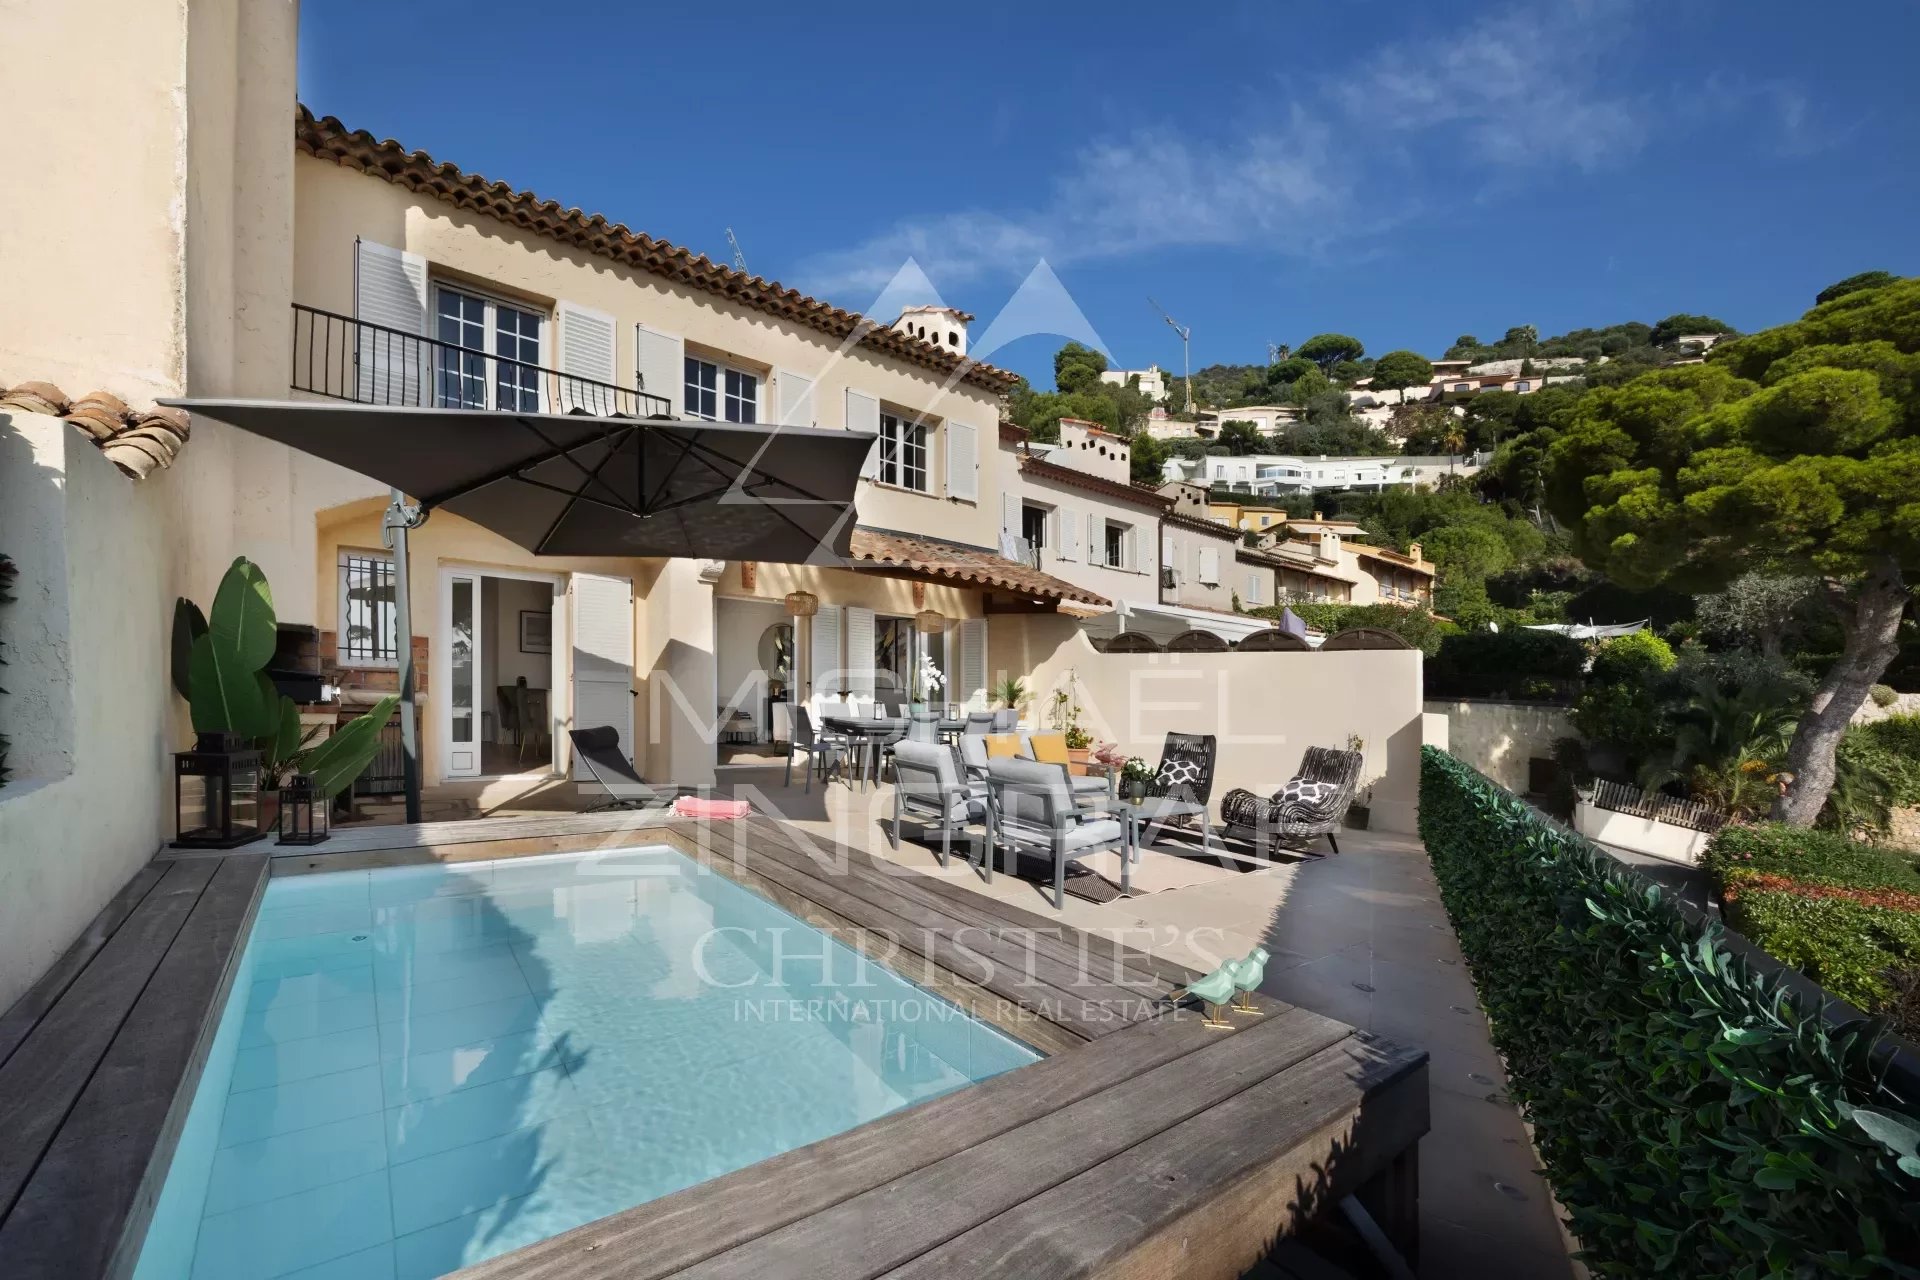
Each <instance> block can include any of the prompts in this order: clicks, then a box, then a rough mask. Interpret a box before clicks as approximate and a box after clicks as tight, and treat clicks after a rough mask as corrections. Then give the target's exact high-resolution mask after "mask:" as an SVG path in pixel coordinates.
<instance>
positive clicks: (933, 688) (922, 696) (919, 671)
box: [908, 649, 947, 711]
mask: <svg viewBox="0 0 1920 1280" xmlns="http://www.w3.org/2000/svg"><path fill="white" fill-rule="evenodd" d="M946 684H947V676H946V673H945V672H943V671H942V670H940V667H939V664H938V663H936V662H934V660H933V655H932V654H931V653H928V652H927V651H926V650H924V649H923V650H921V651H920V661H919V662H918V663H916V664H915V665H914V668H913V682H912V687H911V689H910V690H909V693H908V697H909V698H910V699H911V700H912V702H913V709H914V710H915V711H925V710H926V709H927V702H928V701H929V700H930V699H931V698H932V697H933V696H934V695H935V694H937V693H939V692H940V690H941V689H943V688H945V687H946Z"/></svg>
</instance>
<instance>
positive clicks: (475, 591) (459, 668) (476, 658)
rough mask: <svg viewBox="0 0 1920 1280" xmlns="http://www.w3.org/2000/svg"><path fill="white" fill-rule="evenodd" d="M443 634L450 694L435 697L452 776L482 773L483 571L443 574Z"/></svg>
mask: <svg viewBox="0 0 1920 1280" xmlns="http://www.w3.org/2000/svg"><path fill="white" fill-rule="evenodd" d="M440 634H441V635H443V636H446V637H447V640H448V650H447V659H448V661H447V695H446V697H444V698H436V699H434V700H435V701H437V702H439V704H440V705H441V706H442V707H444V708H446V710H445V711H444V712H443V713H442V714H441V726H442V728H441V735H442V737H441V740H442V741H443V742H444V743H445V744H446V755H445V757H444V759H445V760H446V762H447V764H446V769H445V773H446V776H447V777H449V778H477V777H479V776H480V740H481V736H482V732H481V716H480V658H481V653H480V645H481V628H480V575H479V574H478V573H471V572H466V571H463V570H459V569H449V570H447V571H446V572H445V573H444V574H442V575H441V585H440Z"/></svg>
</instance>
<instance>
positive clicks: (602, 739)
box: [567, 724, 674, 813]
mask: <svg viewBox="0 0 1920 1280" xmlns="http://www.w3.org/2000/svg"><path fill="white" fill-rule="evenodd" d="M567 736H568V737H569V738H571V739H573V753H574V755H575V757H577V758H578V759H579V761H580V763H581V764H583V765H585V766H586V769H587V772H588V773H589V774H591V775H593V780H594V781H595V782H597V783H599V784H600V785H601V786H602V787H604V788H606V792H607V795H608V797H609V798H608V800H607V801H606V803H604V804H597V805H594V806H593V808H591V809H587V810H584V812H586V813H598V812H600V811H601V810H602V809H645V808H647V807H649V806H654V807H660V806H665V805H670V804H672V803H673V796H674V793H673V789H672V788H667V789H665V790H662V789H661V788H659V787H655V786H653V785H652V784H650V783H648V782H647V780H646V779H644V778H642V777H641V776H640V774H639V773H638V772H637V771H635V769H634V767H633V764H632V762H631V761H629V760H628V759H627V758H626V757H625V756H624V755H622V754H620V731H619V730H618V729H615V728H614V727H613V726H612V725H610V724H608V725H601V726H599V727H598V728H594V729H569V730H567Z"/></svg>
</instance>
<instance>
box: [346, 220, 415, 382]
mask: <svg viewBox="0 0 1920 1280" xmlns="http://www.w3.org/2000/svg"><path fill="white" fill-rule="evenodd" d="M353 315H354V319H356V320H361V321H364V322H365V323H367V324H370V325H379V326H381V327H380V328H379V329H359V330H356V340H355V361H356V363H357V364H358V365H359V375H358V386H357V387H356V388H355V391H356V395H355V398H356V399H358V400H359V401H360V402H361V403H362V404H398V405H412V406H418V405H424V404H428V403H430V400H429V397H430V396H431V394H432V391H433V357H432V355H431V353H430V351H429V348H428V347H427V345H426V343H424V342H415V341H413V340H412V337H411V335H416V334H417V335H420V336H422V337H424V336H426V333H427V260H426V259H425V258H423V257H421V256H420V255H419V254H417V253H408V252H406V251H405V250H402V249H393V248H389V247H388V246H386V245H384V244H375V243H374V242H373V241H371V240H356V241H355V242H354V271H353ZM387 330H398V332H394V333H389V332H387Z"/></svg>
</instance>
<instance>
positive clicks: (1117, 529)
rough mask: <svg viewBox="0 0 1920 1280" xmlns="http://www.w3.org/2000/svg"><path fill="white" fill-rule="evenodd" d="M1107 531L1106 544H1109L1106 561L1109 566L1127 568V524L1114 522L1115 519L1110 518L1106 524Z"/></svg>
mask: <svg viewBox="0 0 1920 1280" xmlns="http://www.w3.org/2000/svg"><path fill="white" fill-rule="evenodd" d="M1105 533H1106V544H1107V545H1106V556H1107V560H1106V563H1107V565H1108V567H1109V568H1114V569H1124V568H1126V567H1127V526H1126V525H1124V524H1115V523H1113V521H1111V520H1109V521H1108V522H1107V524H1106V528H1105Z"/></svg>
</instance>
